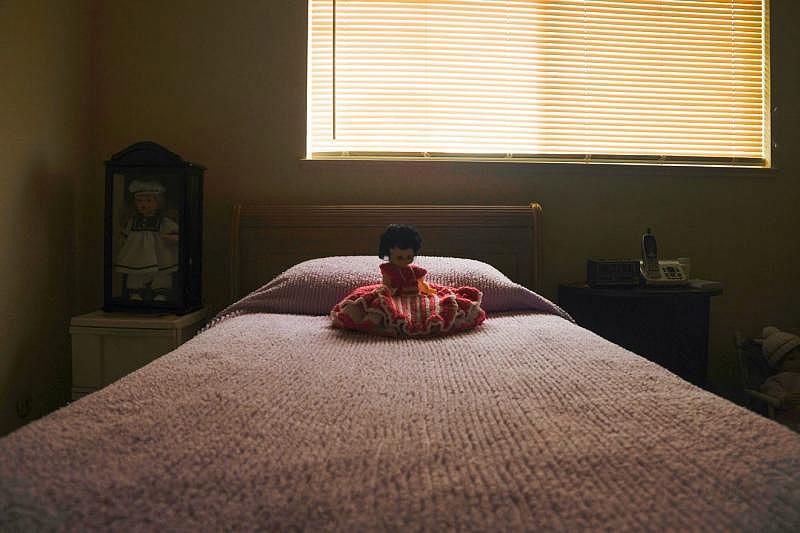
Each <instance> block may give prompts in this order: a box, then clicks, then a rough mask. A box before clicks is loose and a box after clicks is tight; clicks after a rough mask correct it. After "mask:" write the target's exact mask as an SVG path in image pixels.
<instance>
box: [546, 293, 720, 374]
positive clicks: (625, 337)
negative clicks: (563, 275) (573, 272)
mask: <svg viewBox="0 0 800 533" xmlns="http://www.w3.org/2000/svg"><path fill="white" fill-rule="evenodd" d="M719 294H722V289H697V288H692V287H671V288H666V287H659V288H648V287H637V288H630V289H604V288H602V289H601V288H591V287H589V286H588V285H586V284H585V283H567V284H561V285H559V287H558V305H559V306H561V307H562V308H563V309H564V310H565V311H567V312H568V313H569V314H571V315H572V317H573V318H574V319H575V321H576V322H577V323H578V324H579V325H581V326H583V327H585V328H586V329H590V330H592V331H594V332H595V333H597V334H598V335H600V336H602V337H604V338H606V339H608V340H610V341H611V342H613V343H616V344H619V345H620V346H622V347H623V348H627V349H628V350H630V351H632V352H634V353H637V354H639V355H641V356H643V357H646V358H647V359H649V360H651V361H653V362H655V363H658V364H659V365H661V366H663V367H665V368H666V369H668V370H669V371H671V372H673V373H675V374H677V375H679V376H681V377H682V378H683V379H685V380H687V381H690V382H692V383H694V384H695V385H699V386H701V387H705V386H706V385H707V382H706V372H707V367H708V319H709V310H710V303H711V297H712V296H717V295H719Z"/></svg>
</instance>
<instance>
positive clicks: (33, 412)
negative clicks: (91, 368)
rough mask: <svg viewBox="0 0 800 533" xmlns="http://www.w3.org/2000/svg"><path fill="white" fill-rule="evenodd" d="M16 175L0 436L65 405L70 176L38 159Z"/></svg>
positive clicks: (70, 288)
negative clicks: (23, 173) (17, 186)
mask: <svg viewBox="0 0 800 533" xmlns="http://www.w3.org/2000/svg"><path fill="white" fill-rule="evenodd" d="M29 168H30V170H29V171H28V172H27V173H26V174H25V175H24V176H20V177H18V179H20V180H21V182H22V183H24V186H23V187H22V188H18V189H17V191H18V194H17V197H16V198H12V199H11V203H12V204H13V205H14V206H15V208H14V218H13V221H12V220H8V219H7V222H8V223H10V224H9V226H8V227H6V228H5V229H4V230H3V231H6V232H8V235H7V236H6V239H4V240H5V241H6V242H7V243H9V246H8V248H9V249H7V250H6V251H5V255H6V260H7V261H10V263H11V264H10V265H9V267H10V268H9V271H10V272H12V275H11V276H10V278H9V279H6V280H4V282H3V283H4V284H5V290H4V291H3V292H4V293H5V296H4V298H3V301H2V303H0V309H2V313H0V316H4V317H5V322H6V324H5V327H4V328H3V329H4V330H5V332H6V333H5V334H4V335H3V338H2V340H0V343H2V344H0V347H1V348H0V349H1V350H2V352H3V354H4V355H3V359H4V360H5V361H4V362H3V367H5V368H4V369H2V372H0V378H2V381H0V435H3V434H6V433H8V432H10V431H12V430H13V429H15V428H17V427H19V426H21V425H23V424H25V423H27V422H29V421H31V420H34V419H36V418H39V417H41V416H44V415H45V414H47V413H50V412H51V411H53V410H55V409H57V408H59V407H61V406H63V405H65V404H66V403H67V401H68V400H69V397H70V396H69V394H70V386H71V357H70V346H69V331H68V329H69V319H70V315H71V314H72V312H73V310H72V307H73V306H72V302H73V296H74V266H73V265H74V263H75V261H74V229H73V220H74V212H73V211H74V209H73V205H74V202H73V191H74V187H73V182H74V181H75V179H74V178H75V176H70V175H67V174H65V173H63V172H62V171H59V170H54V169H52V168H50V165H48V162H47V160H46V158H45V157H43V156H41V155H39V156H37V157H36V158H35V159H34V160H33V161H32V163H31V164H30V166H29Z"/></svg>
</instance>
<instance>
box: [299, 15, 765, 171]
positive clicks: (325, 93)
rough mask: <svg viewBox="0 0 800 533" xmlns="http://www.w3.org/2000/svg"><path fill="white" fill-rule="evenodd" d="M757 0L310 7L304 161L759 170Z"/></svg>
mask: <svg viewBox="0 0 800 533" xmlns="http://www.w3.org/2000/svg"><path fill="white" fill-rule="evenodd" d="M767 20H768V12H767V4H766V1H765V0H703V1H700V0H698V1H692V0H650V1H646V0H642V1H635V0H630V1H625V0H585V1H581V0H560V1H536V0H430V1H424V0H310V6H309V69H308V70H309V80H308V84H309V85H308V154H307V155H308V157H311V158H315V157H317V158H321V157H322V158H324V157H415V158H416V157H426V158H427V157H432V158H436V157H442V158H458V157H466V158H470V159H481V158H487V159H496V158H499V159H511V160H517V159H518V160H533V161H536V160H543V161H585V162H620V163H647V162H651V163H657V164H701V165H702V164H710V165H744V166H769V154H770V150H769V147H770V138H769V91H768V87H769V78H768V73H769V69H768V53H767V50H768V25H767Z"/></svg>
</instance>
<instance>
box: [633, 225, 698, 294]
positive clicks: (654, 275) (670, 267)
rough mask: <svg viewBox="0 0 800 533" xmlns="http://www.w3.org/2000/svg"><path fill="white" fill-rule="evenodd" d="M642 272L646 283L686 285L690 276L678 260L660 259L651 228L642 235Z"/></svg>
mask: <svg viewBox="0 0 800 533" xmlns="http://www.w3.org/2000/svg"><path fill="white" fill-rule="evenodd" d="M640 270H641V273H642V278H643V279H644V283H645V285H661V286H669V285H672V286H674V285H686V284H688V283H689V276H688V275H687V272H686V270H685V269H684V267H683V265H682V264H681V263H680V262H679V261H677V260H668V261H659V260H658V245H657V244H656V236H655V235H653V232H652V231H651V230H650V228H647V233H645V234H644V235H642V261H641V268H640Z"/></svg>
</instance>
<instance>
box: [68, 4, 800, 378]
mask: <svg viewBox="0 0 800 533" xmlns="http://www.w3.org/2000/svg"><path fill="white" fill-rule="evenodd" d="M773 11H774V12H775V19H776V25H775V28H774V30H773V44H774V47H775V48H774V50H775V51H774V60H775V64H774V82H775V88H774V94H775V99H776V102H778V103H779V105H780V112H779V113H778V116H777V122H776V126H775V128H776V129H775V131H776V136H777V138H778V139H779V141H780V143H781V147H782V148H783V152H784V153H785V155H786V156H787V157H784V158H783V161H782V163H783V168H782V169H781V171H780V172H778V173H776V174H774V175H771V176H766V177H747V176H741V175H737V174H732V173H731V174H724V175H715V176H713V177H710V176H708V175H706V174H705V173H704V172H703V171H698V172H695V173H693V175H685V174H684V175H680V174H678V175H673V174H665V173H664V172H660V171H657V170H654V171H652V172H648V171H645V172H641V173H630V172H617V170H616V169H614V168H610V169H609V168H597V167H579V168H577V169H576V168H572V169H570V170H569V171H557V170H554V168H553V167H542V166H537V165H526V164H469V163H459V164H454V163H367V162H359V163H326V162H301V161H300V159H301V157H302V156H303V155H304V151H305V102H306V100H305V80H306V77H305V75H306V66H305V57H306V2H305V1H304V0H292V1H280V2H277V1H254V0H238V1H225V2H223V1H195V0H193V1H188V0H184V1H171V2H160V1H136V2H132V1H128V2H125V1H119V0H116V1H107V2H100V3H99V5H98V10H97V19H96V22H97V23H98V24H97V27H98V30H97V33H96V34H95V35H94V36H93V44H94V53H95V54H96V60H97V63H96V67H97V74H98V77H97V86H96V90H97V93H98V95H99V97H98V99H97V101H96V105H97V107H96V114H95V115H94V118H95V119H96V122H95V126H96V130H95V131H94V133H93V139H94V141H95V144H96V152H95V153H94V160H95V162H97V163H98V164H97V165H96V169H95V177H96V178H97V183H98V185H97V187H96V188H95V189H93V190H91V191H87V193H86V194H85V195H82V197H81V201H80V203H79V213H80V224H81V225H80V228H79V232H80V235H82V236H83V237H84V238H85V241H84V242H82V247H81V267H80V268H79V273H80V281H79V296H80V298H81V307H82V308H83V309H84V310H89V309H92V308H94V307H96V306H98V305H99V304H100V302H101V296H102V294H101V283H100V280H101V268H100V267H101V264H102V255H101V254H102V239H101V236H102V230H101V227H102V226H101V224H102V208H103V203H102V188H101V186H100V184H99V180H100V177H101V175H102V167H101V165H100V164H99V162H100V161H102V160H103V159H104V158H106V157H108V156H109V155H110V154H112V153H113V152H115V151H117V150H119V149H120V148H122V147H125V146H126V145H128V144H130V143H132V142H134V141H138V140H144V139H147V140H153V141H156V142H159V143H162V144H164V145H165V146H166V147H168V148H170V149H172V150H174V151H176V152H178V153H179V154H181V155H183V156H185V157H187V158H188V159H190V160H194V161H197V162H199V163H202V164H205V165H206V166H207V167H208V169H209V170H208V172H207V175H206V180H207V181H206V201H207V204H206V227H205V231H206V233H205V234H206V240H205V246H206V253H205V258H206V261H205V272H206V275H205V291H206V301H207V302H209V303H210V304H212V305H213V306H214V307H215V308H219V307H220V306H222V305H223V304H225V303H226V302H227V294H228V285H227V281H226V280H227V277H228V270H227V263H226V260H225V256H226V252H227V246H228V240H227V232H228V216H229V210H230V206H231V204H232V203H233V202H236V201H242V200H259V201H269V202H275V203H341V202H351V203H368V202H416V203H431V202H437V203H494V202H501V203H525V202H528V201H530V200H537V201H539V202H541V203H542V204H543V206H544V214H545V218H544V220H545V243H544V244H545V247H544V251H545V265H546V266H545V272H544V283H545V288H544V292H545V295H546V296H549V297H553V298H554V297H555V293H556V287H557V284H558V283H559V282H561V281H569V280H580V279H583V277H584V269H585V261H586V258H588V257H614V256H636V255H638V253H639V239H640V235H641V233H642V231H643V230H644V229H645V227H647V226H652V227H653V228H654V229H655V231H656V233H657V235H658V238H659V244H660V247H661V252H662V255H663V256H664V257H674V256H679V255H680V256H690V257H691V258H692V261H693V266H694V273H695V275H696V276H699V277H704V278H709V279H716V280H722V281H723V282H724V283H725V285H726V290H725V294H724V296H722V297H719V298H717V299H715V301H714V304H713V311H712V314H713V316H712V332H711V333H712V340H711V351H712V357H713V361H712V376H711V377H712V380H713V381H714V383H715V384H716V385H717V386H718V387H719V390H721V391H722V392H724V393H730V392H731V391H733V390H735V387H736V383H735V380H736V374H735V372H734V367H733V366H732V365H733V357H732V356H733V349H732V335H733V331H734V330H735V329H737V328H741V329H743V330H745V331H746V332H748V333H755V332H756V331H757V329H758V328H760V327H761V326H763V325H764V324H776V325H779V326H788V325H790V324H800V317H798V313H797V309H798V301H799V300H800V282H799V281H798V274H799V273H800V246H798V244H797V235H796V233H795V231H796V230H797V229H798V226H799V224H798V223H799V222H800V210H798V204H799V202H798V200H800V183H799V182H798V177H800V176H798V173H799V172H798V171H799V170H800V169H799V168H798V163H797V162H796V161H793V160H791V159H790V157H788V156H790V155H791V153H792V147H793V146H794V145H796V144H797V143H798V140H800V139H799V138H798V133H797V129H796V128H795V126H796V125H797V118H798V111H799V110H800V106H798V99H797V98H796V94H797V90H798V87H800V80H798V69H797V65H798V64H800V57H799V54H798V49H797V48H796V47H795V45H794V40H795V38H796V36H795V34H796V29H795V28H794V27H793V26H794V25H795V21H796V20H798V18H799V17H800V6H798V5H797V4H796V3H795V2H790V1H788V0H786V1H776V2H774V7H773Z"/></svg>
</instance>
